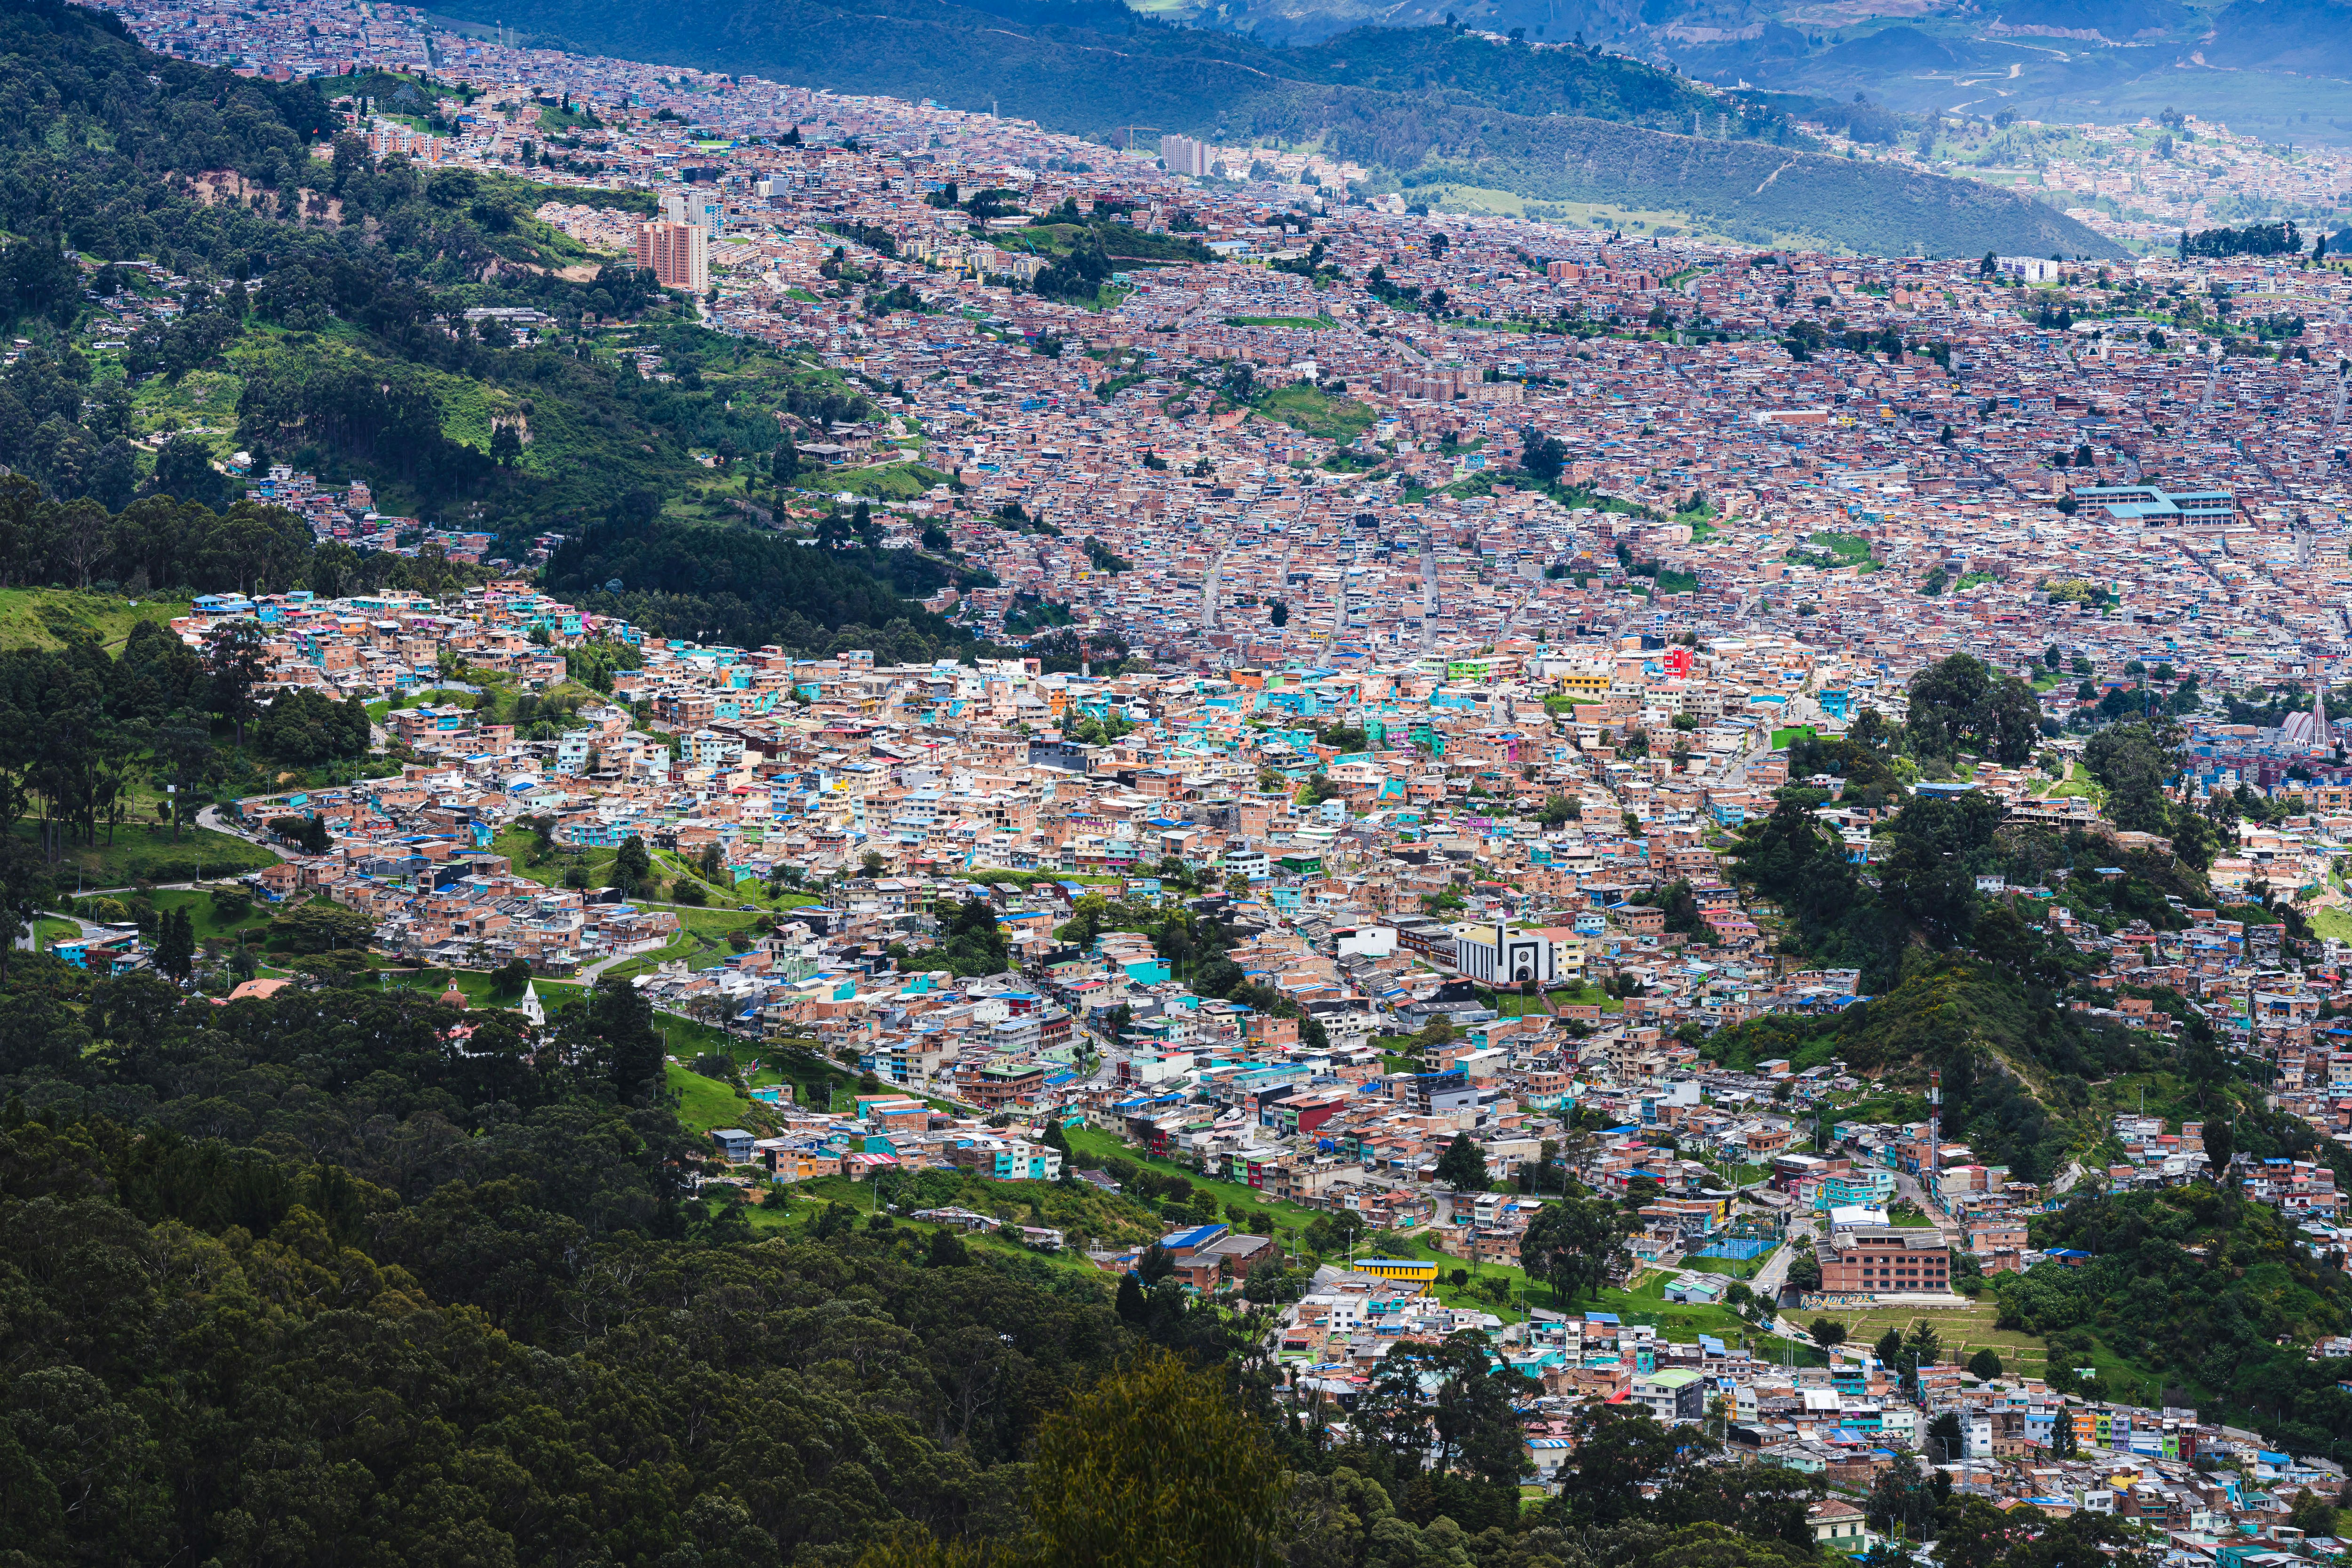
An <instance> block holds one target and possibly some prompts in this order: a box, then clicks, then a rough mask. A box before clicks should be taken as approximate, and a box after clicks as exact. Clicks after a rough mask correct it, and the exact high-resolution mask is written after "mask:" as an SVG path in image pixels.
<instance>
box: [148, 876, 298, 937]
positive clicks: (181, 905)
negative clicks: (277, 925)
mask: <svg viewBox="0 0 2352 1568" xmlns="http://www.w3.org/2000/svg"><path fill="white" fill-rule="evenodd" d="M148 897H149V898H150V899H151V900H153V901H154V905H155V907H156V908H157V909H159V910H187V911H188V924H189V926H190V927H191V928H192V929H193V930H194V932H195V938H196V940H197V941H198V942H204V941H206V940H207V939H209V938H213V937H232V936H235V935H236V934H237V933H238V932H240V931H246V932H252V933H256V935H258V933H260V932H262V931H267V930H268V929H269V921H270V920H271V918H272V913H273V910H272V907H271V906H270V905H269V904H268V903H266V902H264V901H263V900H258V899H257V900H253V902H252V904H251V905H250V906H249V907H248V908H247V910H246V912H245V915H244V917H243V918H242V919H239V920H233V921H232V920H225V919H223V918H222V916H221V912H220V910H219V909H218V908H216V907H215V905H214V903H213V896H212V895H211V894H210V893H201V892H198V891H196V890H195V889H193V888H187V889H173V888H163V889H157V890H156V891H155V892H152V893H151V894H149V895H148Z"/></svg>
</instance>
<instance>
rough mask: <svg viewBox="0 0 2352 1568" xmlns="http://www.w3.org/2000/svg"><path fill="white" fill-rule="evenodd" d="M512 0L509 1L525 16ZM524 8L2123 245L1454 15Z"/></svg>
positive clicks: (534, 13) (543, 17) (1051, 115)
mask: <svg viewBox="0 0 2352 1568" xmlns="http://www.w3.org/2000/svg"><path fill="white" fill-rule="evenodd" d="M517 10H518V8H517V7H514V6H509V7H508V8H507V9H506V10H505V11H504V12H503V13H501V15H502V16H503V17H504V19H505V20H506V21H507V22H508V23H509V24H515V23H516V22H517V19H518V18H517ZM477 11H478V15H479V17H480V19H482V20H491V19H493V18H492V16H490V13H489V12H488V11H480V10H479V8H478V7H477ZM1000 11H1002V12H1007V13H1010V14H1009V15H1007V14H999V13H1000ZM520 26H525V27H528V28H536V29H538V31H539V32H540V34H541V42H543V43H546V44H548V45H551V46H554V47H568V48H576V49H579V50H581V51H583V52H588V53H602V54H610V55H618V56H623V57H625V58H635V59H645V60H655V61H663V62H677V63H679V64H693V65H698V66H701V67H704V68H718V69H722V70H744V71H754V72H757V73H759V74H760V75H762V76H765V77H769V78H772V79H777V80H782V81H791V82H804V83H808V84H810V85H813V86H820V87H826V88H831V89H836V90H839V91H845V92H877V93H887V94H890V95H893V96H896V97H900V98H909V99H919V98H931V99H936V100H940V101H942V102H946V103H950V104H953V105H955V106H957V107H962V108H968V107H974V106H978V105H982V104H987V103H991V102H995V103H997V104H999V106H1000V107H1001V108H1002V109H1003V111H1004V112H1007V113H1011V114H1016V115H1023V116H1027V117H1032V118H1034V119H1035V120H1037V121H1039V122H1040V123H1042V124H1045V125H1047V126H1050V127H1053V128H1055V129H1057V130H1064V131H1074V132H1082V133H1086V134H1089V135H1098V136H1108V135H1110V134H1111V133H1112V132H1115V131H1117V130H1118V129H1120V128H1130V129H1131V128H1133V127H1136V126H1142V127H1144V128H1145V129H1146V131H1147V132H1150V131H1183V132H1192V133H1195V134H1202V135H1209V136H1214V137H1219V138H1230V139H1237V140H1238V139H1251V138H1274V139H1280V140H1284V141H1287V142H1298V143H1304V142H1320V143H1321V145H1322V147H1323V148H1324V150H1325V151H1326V152H1328V153H1334V154H1337V155H1339V156H1342V157H1347V158H1352V159H1355V160H1358V161H1360V162H1362V163H1366V164H1368V165H1374V166H1378V167H1379V168H1381V169H1382V170H1384V171H1386V172H1387V173H1388V174H1389V175H1390V177H1391V178H1395V179H1401V180H1402V181H1403V182H1405V183H1406V184H1410V185H1416V186H1421V185H1431V184H1471V185H1478V186H1482V187H1487V188H1499V189H1503V190H1507V191H1510V192H1514V193H1516V194H1517V195H1522V196H1526V197H1529V198H1532V199H1538V200H1546V201H1586V200H1606V201H1608V202H1611V203H1612V204H1621V205H1630V206H1633V207H1637V208H1643V209H1647V210H1665V211H1675V212H1684V213H1688V214H1691V215H1693V216H1696V217H1698V218H1700V219H1702V220H1704V221H1706V223H1707V224H1708V225H1709V226H1714V227H1717V228H1720V229H1721V230H1722V231H1723V232H1725V233H1727V234H1731V235H1734V236H1736V237H1742V238H1747V239H1749V240H1752V241H1754V242H1757V243H1777V242H1783V241H1796V242H1807V241H1810V242H1812V243H1816V244H1820V245H1824V246H1828V247H1833V248H1849V249H1865V250H1875V251H1877V252H1879V253H1881V254H1898V253H1902V252H1904V251H1906V250H1908V249H1922V248H1923V249H1926V250H1928V251H1930V252H1932V253H1935V254H1943V255H1953V254H1965V255H1976V254H1979V253H1980V252H1982V251H1984V250H1986V249H1999V250H2003V251H2007V252H2012V253H2014V252H2026V253H2031V254H2035V255H2045V254H2048V253H2050V252H2052V251H2057V250H2063V251H2064V252H2065V253H2067V254H2069V255H2074V254H2082V255H2091V256H2105V255H2111V254H2116V250H2115V247H2113V246H2112V245H2110V244H2109V243H2108V242H2107V241H2106V240H2105V239H2103V238H2101V237H2099V236H2098V235H2096V234H2095V233H2093V232H2092V231H2091V230H2089V229H2087V228H2084V226H2082V225H2080V224H2078V223H2075V222H2074V220H2073V219H2070V218H2067V217H2065V216H2062V215H2060V214H2058V213H2055V212H2053V211H2052V210H2051V209H2049V208H2047V207H2042V206H2040V205H2036V204H2034V203H2031V202H2028V201H2026V200H2024V199H2022V198H2021V197H2018V196H2015V195H2010V194H2008V193H2006V192H2002V191H1999V190H1995V189H1993V188H1991V187H1990V186H1984V185H1979V184H1972V183H1969V182H1965V181H1958V180H1949V179H1945V178H1942V177H1940V176H1937V175H1928V174H1905V173H1904V172H1902V171H1900V170H1895V169H1890V168H1886V167H1884V166H1881V165H1878V164H1874V163H1847V162H1845V161H1843V160H1836V159H1829V158H1823V157H1820V156H1818V155H1816V154H1812V153H1807V152H1805V151H1804V141H1805V139H1804V138H1803V137H1802V136H1801V135H1800V134H1799V133H1797V132H1795V131H1794V129H1793V127H1792V126H1791V124H1790V121H1789V119H1788V118H1787V116H1786V115H1785V114H1784V113H1783V112H1782V111H1781V110H1779V109H1776V108H1774V107H1772V106H1770V105H1769V104H1768V103H1766V102H1765V101H1764V100H1762V99H1761V98H1759V97H1757V96H1755V95H1749V94H1740V93H1724V94H1717V93H1712V92H1705V91H1701V90H1699V89H1696V88H1695V87H1693V86H1692V85H1691V84H1690V83H1689V82H1687V81H1685V80H1683V79H1680V78H1677V77H1675V76H1674V75H1673V74H1672V73H1670V72H1666V71H1663V70H1660V69H1658V68H1654V67H1652V66H1647V65H1643V64H1640V63H1639V62H1636V61H1633V60H1630V59H1626V58H1622V57H1619V56H1614V55H1606V56H1604V55H1602V54H1601V53H1600V52H1599V51H1598V50H1597V49H1594V50H1591V51H1587V50H1584V49H1580V48H1536V47H1528V44H1527V43H1526V42H1525V41H1522V42H1519V43H1514V44H1505V43H1499V42H1496V41H1494V40H1492V39H1488V38H1483V37H1471V36H1468V35H1466V34H1461V33H1457V32H1455V31H1454V29H1451V28H1446V27H1418V28H1391V27H1367V28H1362V29H1360V30H1357V31H1354V32H1349V33H1345V34H1342V35H1340V36H1339V37H1333V38H1328V39H1326V40H1325V41H1323V42H1322V43H1319V44H1317V45H1315V46H1314V47H1308V48H1301V49H1279V48H1270V47H1265V45H1262V44H1259V43H1257V42H1255V40H1253V39H1251V38H1249V37H1244V36H1243V35H1239V34H1234V33H1228V32H1220V31H1212V30H1207V29H1201V28H1190V27H1170V26H1159V25H1154V24H1152V23H1150V22H1149V21H1148V20H1146V19H1144V18H1141V17H1124V18H1122V17H1118V16H1110V15H1107V14H1106V13H1105V12H1104V10H1103V9H1102V8H1101V7H1081V6H1076V5H1072V6H1067V7H1057V6H1050V5H1046V6H1004V7H997V6H984V7H983V6H966V5H956V4H950V3H948V0H886V3H885V4H882V5H868V6H863V7H859V8H857V9H856V10H855V11H851V10H846V9H843V8H841V7H839V6H837V5H834V4H830V3H819V4H813V5H793V6H782V7H779V6H753V5H741V4H739V3H738V0H687V3H686V4H684V5H677V6H672V7H664V8H656V9H630V8H621V9H615V8H614V7H612V6H608V5H598V4H593V3H591V0H528V3H527V4H524V5H521V6H520ZM1555 41H1557V40H1555ZM1695 117H1696V119H1695ZM1695 129H1696V130H1697V131H1699V132H1703V134H1701V135H1693V134H1692V132H1693V131H1694V130H1695Z"/></svg>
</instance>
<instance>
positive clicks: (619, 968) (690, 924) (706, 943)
mask: <svg viewBox="0 0 2352 1568" xmlns="http://www.w3.org/2000/svg"><path fill="white" fill-rule="evenodd" d="M654 907H656V908H667V909H668V910H670V912H671V913H673V914H675V915H677V918H678V924H679V925H680V926H681V927H683V928H684V929H682V930H681V931H679V932H678V933H677V935H676V936H674V937H672V938H670V940H669V941H667V942H664V943H662V945H661V946H659V947H657V948H655V949H654V950H653V951H652V952H644V953H639V954H638V955H637V956H636V957H635V958H632V959H630V960H629V961H628V962H627V963H616V964H614V965H613V967H612V968H610V969H608V970H606V971H605V972H604V973H607V974H614V975H618V976H619V977H620V978H622V979H624V980H627V979H631V978H634V977H635V976H636V975H639V974H651V973H653V972H654V971H655V970H656V969H658V968H660V967H661V966H662V965H663V964H665V963H681V962H683V963H685V964H686V966H687V967H688V969H716V968H717V967H718V966H719V965H720V964H722V963H726V962H727V961H728V960H729V959H730V958H731V957H733V956H734V954H735V950H734V949H733V948H732V947H730V946H729V945H728V944H727V937H728V933H730V931H749V930H750V929H751V924H752V922H753V921H757V920H758V919H759V918H760V917H759V916H757V915H747V914H744V913H743V912H741V911H740V910H697V909H688V908H684V907H682V906H678V905H656V906H654Z"/></svg>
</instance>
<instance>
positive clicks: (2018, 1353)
mask: <svg viewBox="0 0 2352 1568" xmlns="http://www.w3.org/2000/svg"><path fill="white" fill-rule="evenodd" d="M1788 1316H1789V1317H1790V1318H1791V1319H1793V1320H1795V1321H1799V1322H1802V1323H1806V1324H1811V1322H1812V1321H1813V1320H1815V1319H1816V1318H1827V1319H1828V1320H1830V1321H1832V1322H1833V1323H1843V1324H1844V1325H1845V1337H1846V1342H1847V1343H1848V1344H1856V1345H1869V1344H1875V1343H1876V1342H1878V1340H1879V1339H1880V1338H1881V1337H1882V1336H1883V1335H1885V1332H1886V1331H1887V1330H1889V1329H1894V1330H1896V1331H1899V1332H1902V1333H1906V1334H1907V1333H1909V1332H1910V1331H1911V1326H1912V1325H1913V1324H1914V1323H1916V1322H1918V1321H1920V1320H1922V1319H1925V1320H1926V1321H1927V1322H1929V1323H1930V1324H1932V1325H1934V1327H1935V1330H1936V1335H1937V1338H1938V1339H1940V1340H1941V1341H1942V1342H1943V1346H1944V1349H1943V1360H1944V1361H1945V1362H1947V1363H1963V1362H1966V1361H1967V1360H1968V1359H1969V1357H1970V1356H1972V1355H1974V1354H1976V1352H1979V1351H1980V1350H1985V1349H1988V1348H1989V1349H1990V1350H1991V1352H1993V1353H1994V1354H1995V1355H1997V1356H1999V1357H2000V1364H2001V1368H2002V1370H2003V1371H2004V1372H2007V1373H2012V1374H2014V1375H2018V1376H2023V1377H2040V1376H2041V1375H2042V1369H2043V1367H2044V1366H2045V1365H2046V1364H2047V1362H2048V1355H2049V1352H2047V1351H2046V1350H2045V1349H2044V1348H2043V1346H2042V1341H2041V1340H2040V1339H2038V1338H2036V1337H2035V1336H2033V1335H2032V1334H2027V1333H2021V1332H2019V1331H2016V1330H2014V1329H1996V1328H1994V1327H1993V1322H1994V1320H1995V1319H1997V1318H1998V1317H2000V1308H1998V1307H1997V1306H1995V1305H1994V1304H1993V1300H1992V1296H1991V1293H1990V1291H1988V1292H1987V1293H1986V1294H1985V1296H1984V1297H1983V1298H1982V1299H1981V1300H1979V1301H1978V1302H1977V1303H1976V1304H1974V1305H1973V1306H1969V1307H1965V1308H1957V1309H1947V1310H1937V1311H1923V1310H1919V1309H1917V1308H1916V1307H1915V1308H1903V1307H1872V1308H1869V1309H1867V1310H1863V1311H1859V1312H1856V1311H1848V1310H1840V1309H1836V1308H1823V1309H1822V1310H1818V1311H1801V1310H1792V1311H1790V1313H1789V1314H1788Z"/></svg>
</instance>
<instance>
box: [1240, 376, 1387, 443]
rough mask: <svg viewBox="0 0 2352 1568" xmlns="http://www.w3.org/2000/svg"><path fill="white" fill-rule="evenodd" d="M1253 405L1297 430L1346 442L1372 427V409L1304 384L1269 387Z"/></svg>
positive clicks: (1256, 398) (1261, 411) (1251, 404)
mask: <svg viewBox="0 0 2352 1568" xmlns="http://www.w3.org/2000/svg"><path fill="white" fill-rule="evenodd" d="M1250 406H1251V407H1252V408H1254V409H1255V410H1256V411H1257V412H1258V413H1260V414H1263V415H1265V416H1266V417H1267V418H1269V419H1274V420H1278V421H1280V422H1281V423H1282V424H1285V425H1287V426H1290V427H1291V428H1292V429H1294V430H1297V431H1301V432H1303V433H1304V434H1306V435H1308V436H1315V437H1321V438H1322V439H1324V440H1327V441H1338V442H1339V443H1341V444H1343V445H1344V444H1345V443H1347V442H1349V441H1352V440H1354V439H1355V438H1356V437H1359V436H1360V435H1362V434H1363V433H1364V432H1365V431H1367V430H1369V429H1370V428H1371V427H1372V411H1371V410H1370V408H1369V407H1367V406H1365V405H1363V404H1360V403H1359V402H1357V401H1356V400H1355V399H1353V398H1351V397H1333V396H1331V395H1329V394H1328V393H1324V392H1319V391H1318V390H1316V389H1315V388H1314V387H1312V386H1307V385H1304V384H1301V385H1297V386H1276V387H1272V388H1269V389H1268V390H1266V391H1265V392H1262V393H1260V394H1259V395H1257V396H1255V397H1254V398H1252V399H1251V400H1250Z"/></svg>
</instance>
